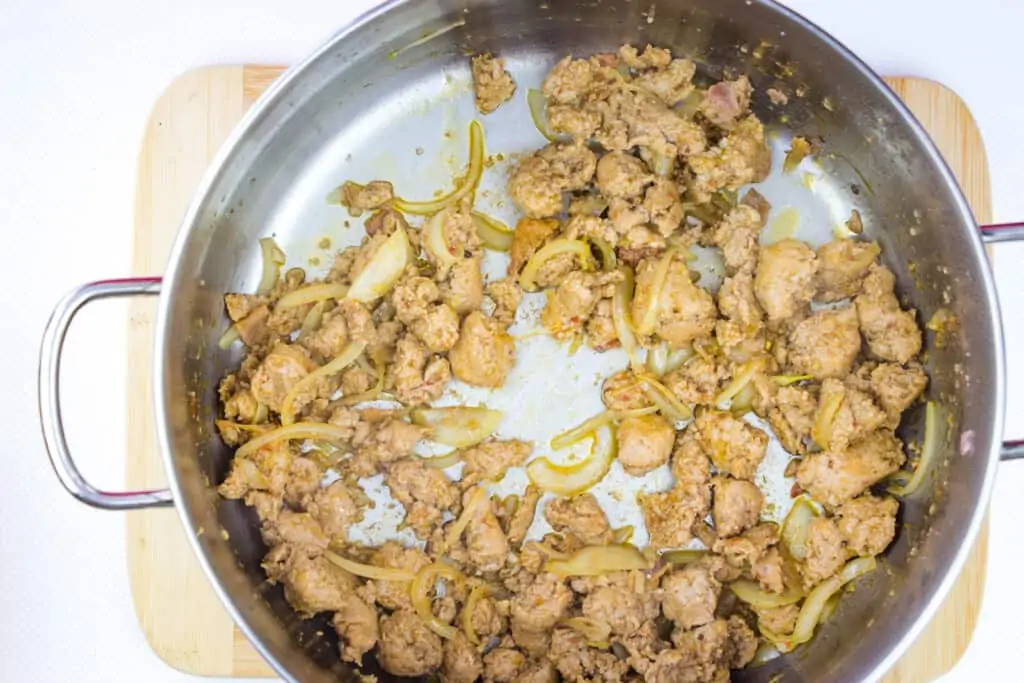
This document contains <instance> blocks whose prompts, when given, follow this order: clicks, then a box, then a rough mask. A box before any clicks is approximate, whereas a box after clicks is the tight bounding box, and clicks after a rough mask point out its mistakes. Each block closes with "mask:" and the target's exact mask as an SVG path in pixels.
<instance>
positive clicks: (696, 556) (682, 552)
mask: <svg viewBox="0 0 1024 683" xmlns="http://www.w3.org/2000/svg"><path fill="white" fill-rule="evenodd" d="M707 554H708V551H707V550H698V549H696V548H679V549H678V550H666V551H665V552H663V553H662V554H661V558H662V559H663V560H665V561H666V562H668V563H670V564H690V563H691V562H697V561H698V560H702V559H704V558H705V557H706V556H707Z"/></svg>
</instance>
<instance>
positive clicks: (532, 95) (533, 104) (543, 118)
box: [526, 88, 560, 142]
mask: <svg viewBox="0 0 1024 683" xmlns="http://www.w3.org/2000/svg"><path fill="white" fill-rule="evenodd" d="M526 105H527V106H528V107H529V108H530V118H531V119H533V125H534V126H535V127H536V128H537V132H539V133H540V134H541V135H543V136H544V137H545V138H547V140H548V142H559V140H560V138H559V136H557V135H555V134H554V133H552V132H551V128H550V127H549V126H548V100H547V98H546V97H544V93H542V92H541V91H540V90H537V89H536V88H530V89H529V90H527V91H526Z"/></svg>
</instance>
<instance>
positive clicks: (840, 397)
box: [815, 379, 887, 452]
mask: <svg viewBox="0 0 1024 683" xmlns="http://www.w3.org/2000/svg"><path fill="white" fill-rule="evenodd" d="M837 404H838V406H839V408H838V410H836V411H835V412H834V413H832V418H831V422H828V419H829V417H828V415H827V414H825V413H826V411H829V410H831V409H832V408H833V407H834V406H835V405H837ZM886 419H887V418H886V415H885V412H883V411H882V409H881V408H879V407H878V406H876V405H875V402H874V401H873V400H872V398H871V396H870V395H868V394H866V393H864V392H862V391H860V390H858V389H854V388H853V387H848V386H846V385H844V384H843V383H841V382H840V381H839V380H837V379H827V380H825V381H824V382H823V383H822V385H821V391H820V394H819V396H818V413H817V415H816V416H815V421H816V422H820V423H821V424H826V423H827V425H828V426H827V427H826V428H825V430H824V435H822V434H819V435H818V436H817V437H815V439H816V440H817V439H818V438H822V439H824V440H825V441H826V443H823V444H820V445H821V446H822V447H823V448H826V449H829V450H832V451H835V452H840V451H842V450H843V449H845V448H846V446H847V445H848V444H849V443H850V442H851V441H855V440H856V439H858V438H860V437H862V436H865V435H867V434H870V433H871V432H873V431H875V430H876V429H878V428H879V427H881V426H883V425H884V424H885V422H886Z"/></svg>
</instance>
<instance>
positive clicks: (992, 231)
mask: <svg viewBox="0 0 1024 683" xmlns="http://www.w3.org/2000/svg"><path fill="white" fill-rule="evenodd" d="M978 229H979V230H981V241H982V242H984V243H985V244H997V243H999V242H1024V223H998V224H995V225H982V226H979V228H978ZM999 459H1000V460H1021V459H1024V440H1018V441H1004V442H1003V447H1002V450H1001V451H1000V452H999Z"/></svg>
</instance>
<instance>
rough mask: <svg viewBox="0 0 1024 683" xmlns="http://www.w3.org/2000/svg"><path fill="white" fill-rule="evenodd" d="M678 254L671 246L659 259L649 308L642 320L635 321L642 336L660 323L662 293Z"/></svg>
mask: <svg viewBox="0 0 1024 683" xmlns="http://www.w3.org/2000/svg"><path fill="white" fill-rule="evenodd" d="M675 255H676V249H675V248H674V247H669V248H668V249H666V250H665V253H664V254H662V256H661V259H660V260H659V261H658V265H657V266H655V270H654V279H653V280H652V281H651V292H650V300H649V301H648V303H647V310H645V311H644V314H643V316H642V317H641V318H640V320H635V321H633V322H634V324H635V325H636V333H637V334H639V335H640V336H643V337H646V336H647V335H649V334H651V333H652V332H654V328H655V327H657V325H658V311H659V310H660V308H661V294H662V292H663V291H664V289H665V283H666V282H667V281H668V271H669V269H670V268H671V267H672V259H673V258H674V257H675Z"/></svg>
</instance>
